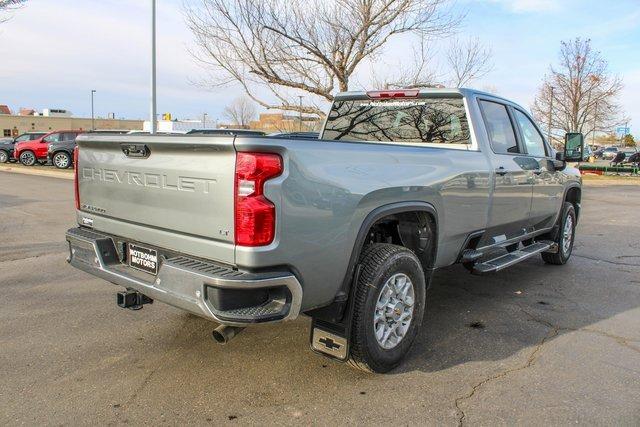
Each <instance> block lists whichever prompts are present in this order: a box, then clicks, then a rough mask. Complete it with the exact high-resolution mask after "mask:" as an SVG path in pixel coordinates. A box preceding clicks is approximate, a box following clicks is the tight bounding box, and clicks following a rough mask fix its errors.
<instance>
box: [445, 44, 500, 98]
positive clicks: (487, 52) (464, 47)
mask: <svg viewBox="0 0 640 427" xmlns="http://www.w3.org/2000/svg"><path fill="white" fill-rule="evenodd" d="M446 56H447V64H448V66H449V68H450V73H451V79H450V81H449V86H453V87H463V86H465V85H467V84H468V83H469V82H471V81H473V80H476V79H479V78H482V77H484V76H486V75H487V73H489V71H491V69H492V68H493V65H492V63H491V56H492V53H491V49H488V48H487V47H485V46H484V45H483V44H482V43H481V42H480V39H477V38H471V39H469V40H467V41H466V42H461V41H459V40H454V41H453V42H452V43H451V45H450V46H449V48H448V49H447V54H446Z"/></svg>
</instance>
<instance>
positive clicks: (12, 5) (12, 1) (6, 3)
mask: <svg viewBox="0 0 640 427" xmlns="http://www.w3.org/2000/svg"><path fill="white" fill-rule="evenodd" d="M26 2H27V0H0V13H1V12H7V11H10V10H14V9H17V8H19V7H20V6H22V5H23V4H24V3H26ZM8 19H9V18H7V17H2V16H0V23H2V22H5V21H7V20H8Z"/></svg>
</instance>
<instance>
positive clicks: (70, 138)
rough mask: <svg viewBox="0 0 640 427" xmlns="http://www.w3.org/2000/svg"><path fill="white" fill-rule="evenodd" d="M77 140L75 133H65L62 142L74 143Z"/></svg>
mask: <svg viewBox="0 0 640 427" xmlns="http://www.w3.org/2000/svg"><path fill="white" fill-rule="evenodd" d="M74 139H76V134H75V133H73V132H65V133H63V134H62V136H61V137H60V141H73V140H74Z"/></svg>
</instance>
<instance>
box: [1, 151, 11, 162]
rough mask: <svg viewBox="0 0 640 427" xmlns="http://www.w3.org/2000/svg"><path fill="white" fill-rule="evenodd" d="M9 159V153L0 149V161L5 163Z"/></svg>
mask: <svg viewBox="0 0 640 427" xmlns="http://www.w3.org/2000/svg"><path fill="white" fill-rule="evenodd" d="M8 161H9V153H7V152H6V151H4V150H0V163H7V162H8Z"/></svg>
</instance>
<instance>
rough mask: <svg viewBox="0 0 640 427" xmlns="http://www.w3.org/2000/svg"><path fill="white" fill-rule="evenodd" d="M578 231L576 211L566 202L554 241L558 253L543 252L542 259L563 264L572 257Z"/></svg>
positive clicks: (555, 263) (548, 262) (550, 262)
mask: <svg viewBox="0 0 640 427" xmlns="http://www.w3.org/2000/svg"><path fill="white" fill-rule="evenodd" d="M575 233H576V211H575V209H574V207H573V205H572V204H571V203H569V202H565V203H564V206H563V208H562V214H561V216H560V223H559V224H558V230H557V232H556V235H555V236H554V238H553V241H554V242H555V243H556V244H557V245H558V251H557V252H556V253H549V252H543V253H542V254H541V255H542V259H543V260H544V262H546V263H547V264H554V265H563V264H566V263H567V261H568V260H569V258H570V257H571V252H572V251H573V241H574V238H575Z"/></svg>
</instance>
